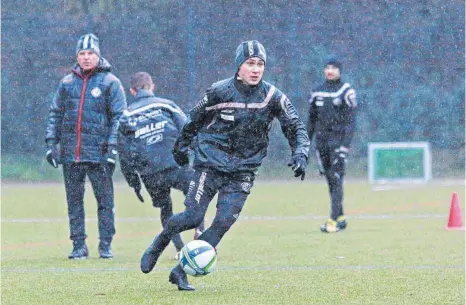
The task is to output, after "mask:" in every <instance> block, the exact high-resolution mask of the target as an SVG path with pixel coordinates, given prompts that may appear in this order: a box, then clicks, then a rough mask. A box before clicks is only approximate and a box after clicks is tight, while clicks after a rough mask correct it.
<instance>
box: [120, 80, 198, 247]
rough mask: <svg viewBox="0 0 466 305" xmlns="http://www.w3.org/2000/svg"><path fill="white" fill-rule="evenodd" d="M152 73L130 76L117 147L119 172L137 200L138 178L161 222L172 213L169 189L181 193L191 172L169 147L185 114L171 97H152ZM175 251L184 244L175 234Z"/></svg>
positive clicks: (139, 191)
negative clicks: (126, 106) (169, 98)
mask: <svg viewBox="0 0 466 305" xmlns="http://www.w3.org/2000/svg"><path fill="white" fill-rule="evenodd" d="M154 87H155V86H154V83H153V81H152V77H151V76H150V75H149V74H148V73H146V72H137V73H135V74H134V75H133V76H131V88H130V89H129V91H130V93H131V95H133V96H134V97H135V100H134V101H133V103H131V104H130V105H129V106H128V109H126V110H125V111H124V112H123V115H122V116H121V117H120V127H119V133H118V151H119V153H120V165H121V171H122V173H123V176H124V177H125V179H126V181H127V182H128V185H129V186H130V187H132V188H133V189H134V191H135V193H136V195H137V197H138V198H139V200H140V201H141V202H144V199H143V197H142V195H141V180H142V182H143V183H144V186H145V187H146V189H147V191H148V192H149V194H150V197H151V199H152V205H153V206H154V207H156V208H160V219H161V222H162V225H163V226H165V224H166V222H167V220H168V219H169V218H170V217H171V216H172V215H173V205H172V200H171V197H170V189H171V188H175V189H178V190H181V191H182V192H183V193H184V194H185V195H186V193H187V191H188V188H189V183H190V181H191V175H192V173H193V172H194V170H192V169H191V168H189V167H180V166H179V165H178V164H177V163H176V162H175V160H174V159H173V156H172V153H171V150H172V149H173V145H174V143H175V141H176V139H177V137H178V135H179V133H180V131H181V128H183V125H184V124H185V123H186V115H185V114H184V112H183V111H182V110H181V109H180V107H178V106H177V105H176V104H175V103H174V102H173V101H170V100H167V99H163V98H159V97H155V96H154ZM202 231H204V222H201V224H200V225H199V226H198V228H196V230H195V235H194V238H195V239H196V238H197V237H198V235H200V233H202ZM172 241H173V244H174V245H175V248H176V250H177V251H180V250H181V248H183V246H184V244H183V242H182V240H181V237H180V235H179V234H175V235H173V238H172Z"/></svg>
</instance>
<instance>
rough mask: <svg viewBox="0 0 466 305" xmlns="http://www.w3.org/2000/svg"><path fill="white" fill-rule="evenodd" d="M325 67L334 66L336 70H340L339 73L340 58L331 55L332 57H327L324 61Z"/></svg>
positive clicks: (340, 66)
mask: <svg viewBox="0 0 466 305" xmlns="http://www.w3.org/2000/svg"><path fill="white" fill-rule="evenodd" d="M326 65H332V66H335V67H337V68H338V69H340V72H341V68H342V63H341V60H340V58H338V56H336V55H333V54H332V55H329V56H327V58H326V59H325V66H326Z"/></svg>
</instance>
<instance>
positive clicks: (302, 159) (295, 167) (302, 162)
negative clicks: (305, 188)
mask: <svg viewBox="0 0 466 305" xmlns="http://www.w3.org/2000/svg"><path fill="white" fill-rule="evenodd" d="M288 166H291V170H292V171H293V172H294V176H295V177H301V181H303V180H304V177H306V167H307V158H306V156H305V155H303V154H297V155H295V156H293V157H292V160H291V162H290V163H288Z"/></svg>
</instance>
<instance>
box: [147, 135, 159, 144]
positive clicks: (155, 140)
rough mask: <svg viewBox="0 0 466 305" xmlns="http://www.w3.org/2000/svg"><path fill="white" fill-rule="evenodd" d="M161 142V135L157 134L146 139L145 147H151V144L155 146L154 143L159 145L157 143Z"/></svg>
mask: <svg viewBox="0 0 466 305" xmlns="http://www.w3.org/2000/svg"><path fill="white" fill-rule="evenodd" d="M162 140H163V134H161V133H158V134H156V135H155V136H152V137H150V138H147V139H146V145H152V144H155V143H159V142H162Z"/></svg>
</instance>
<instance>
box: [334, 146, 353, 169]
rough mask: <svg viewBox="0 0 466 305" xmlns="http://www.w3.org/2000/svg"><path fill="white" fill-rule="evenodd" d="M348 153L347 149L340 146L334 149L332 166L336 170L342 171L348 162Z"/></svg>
mask: <svg viewBox="0 0 466 305" xmlns="http://www.w3.org/2000/svg"><path fill="white" fill-rule="evenodd" d="M348 152H349V148H348V147H345V146H340V147H339V148H336V149H335V159H333V161H332V165H333V166H334V167H335V168H337V169H344V167H345V165H346V162H347V161H348V160H347V159H346V158H347V157H348Z"/></svg>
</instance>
